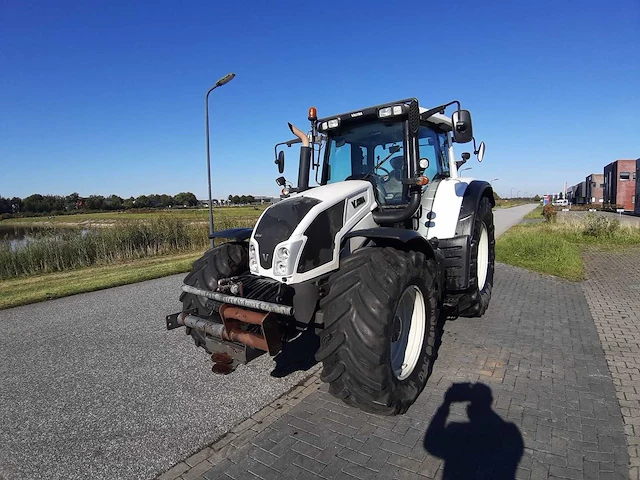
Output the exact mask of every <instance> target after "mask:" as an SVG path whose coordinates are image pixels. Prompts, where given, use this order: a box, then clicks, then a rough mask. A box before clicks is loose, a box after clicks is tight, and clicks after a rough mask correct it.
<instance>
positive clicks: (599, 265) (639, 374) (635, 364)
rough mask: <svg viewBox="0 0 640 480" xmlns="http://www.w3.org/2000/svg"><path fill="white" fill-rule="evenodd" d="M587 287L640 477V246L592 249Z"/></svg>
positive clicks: (632, 464)
mask: <svg viewBox="0 0 640 480" xmlns="http://www.w3.org/2000/svg"><path fill="white" fill-rule="evenodd" d="M585 265H586V269H587V274H588V277H589V280H587V281H586V282H584V283H583V290H584V293H585V296H586V298H587V301H588V302H589V306H590V307H591V313H592V315H593V319H594V321H595V323H596V328H597V329H598V334H599V335H600V341H601V343H602V348H603V349H604V353H605V357H606V359H607V363H608V364H609V370H610V371H611V375H612V376H613V383H614V385H615V388H616V393H617V395H618V402H619V403H620V407H621V411H622V416H623V419H624V430H625V433H626V435H627V443H628V446H629V474H630V478H632V479H633V480H640V249H638V248H636V249H630V250H627V251H625V252H623V253H600V252H598V253H596V252H593V251H591V252H588V253H587V254H586V255H585Z"/></svg>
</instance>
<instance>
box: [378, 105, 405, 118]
mask: <svg viewBox="0 0 640 480" xmlns="http://www.w3.org/2000/svg"><path fill="white" fill-rule="evenodd" d="M403 111H404V109H403V108H402V105H394V106H392V107H384V108H381V109H380V110H378V117H380V118H385V117H391V116H392V115H400V114H402V112H403Z"/></svg>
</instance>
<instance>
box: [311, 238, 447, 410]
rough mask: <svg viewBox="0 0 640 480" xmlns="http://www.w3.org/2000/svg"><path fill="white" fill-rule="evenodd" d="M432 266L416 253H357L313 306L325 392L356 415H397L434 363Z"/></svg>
mask: <svg viewBox="0 0 640 480" xmlns="http://www.w3.org/2000/svg"><path fill="white" fill-rule="evenodd" d="M435 272H436V265H435V263H434V261H433V260H429V259H427V258H426V256H425V255H424V254H423V253H420V252H412V251H409V252H405V251H400V250H396V249H394V248H378V247H372V248H363V249H360V250H358V251H356V252H355V253H353V254H352V255H351V256H349V257H347V258H346V259H345V260H344V261H343V262H342V263H341V265H340V270H338V271H337V272H336V273H335V274H334V275H332V277H331V278H330V280H329V292H328V295H327V296H326V297H325V298H323V299H322V300H321V301H320V311H321V312H322V317H323V321H324V330H323V331H322V332H321V334H320V348H319V349H318V352H317V354H316V358H317V359H318V360H319V361H322V362H323V371H322V380H323V381H325V382H328V383H329V384H330V387H329V391H330V392H331V393H332V394H333V395H334V396H336V397H338V398H341V399H343V400H344V401H345V402H346V403H348V404H349V405H352V406H355V407H358V408H361V409H362V410H365V411H369V412H374V413H379V414H384V415H394V414H398V413H404V412H406V410H407V409H408V408H409V406H410V405H411V404H412V403H413V402H414V401H415V400H416V398H417V397H418V395H419V394H420V392H421V391H422V390H423V389H424V386H425V384H426V382H427V378H428V377H429V375H430V374H431V369H432V366H433V360H434V358H435V342H436V328H437V318H438V286H437V285H436V284H435V277H436V275H435Z"/></svg>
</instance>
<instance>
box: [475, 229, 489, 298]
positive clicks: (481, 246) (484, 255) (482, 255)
mask: <svg viewBox="0 0 640 480" xmlns="http://www.w3.org/2000/svg"><path fill="white" fill-rule="evenodd" d="M477 267H478V290H480V291H482V289H483V288H484V285H485V283H487V272H488V271H489V233H488V232H487V227H485V226H484V225H482V232H481V233H480V241H479V242H478V262H477Z"/></svg>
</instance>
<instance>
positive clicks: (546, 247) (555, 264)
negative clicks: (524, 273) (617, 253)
mask: <svg viewBox="0 0 640 480" xmlns="http://www.w3.org/2000/svg"><path fill="white" fill-rule="evenodd" d="M536 218H537V217H536ZM630 245H640V227H637V226H631V225H620V224H619V222H617V221H612V220H608V219H605V218H603V217H597V216H588V217H587V218H584V219H581V220H572V221H567V222H562V223H547V222H544V223H530V224H524V225H516V226H514V227H512V228H511V229H510V230H509V231H507V232H506V233H505V234H504V235H502V236H501V237H500V238H499V239H498V240H497V242H496V260H497V261H499V262H502V263H506V264H509V265H513V266H516V267H522V268H527V269H529V270H533V271H536V272H540V273H545V274H549V275H555V276H557V277H561V278H565V279H567V280H572V281H581V280H584V279H585V278H586V277H585V270H584V263H583V260H582V251H583V250H584V249H585V248H586V247H594V248H599V249H606V250H621V249H624V248H625V247H627V246H630Z"/></svg>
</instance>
